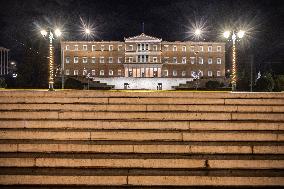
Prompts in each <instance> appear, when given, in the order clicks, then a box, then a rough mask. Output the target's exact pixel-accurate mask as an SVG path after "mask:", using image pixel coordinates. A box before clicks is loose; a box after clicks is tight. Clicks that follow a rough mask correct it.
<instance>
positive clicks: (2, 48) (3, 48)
mask: <svg viewBox="0 0 284 189" xmlns="http://www.w3.org/2000/svg"><path fill="white" fill-rule="evenodd" d="M0 50H1V51H9V50H10V49H6V48H5V47H0Z"/></svg>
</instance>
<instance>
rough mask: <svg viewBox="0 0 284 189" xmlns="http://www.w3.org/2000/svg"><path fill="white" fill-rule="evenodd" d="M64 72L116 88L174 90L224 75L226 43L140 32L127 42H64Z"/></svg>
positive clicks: (66, 74)
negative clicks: (196, 40) (165, 37)
mask: <svg viewBox="0 0 284 189" xmlns="http://www.w3.org/2000/svg"><path fill="white" fill-rule="evenodd" d="M61 49H62V52H63V59H64V66H63V70H64V75H65V77H68V76H79V77H80V76H82V77H85V76H86V77H87V76H88V77H91V78H92V79H93V80H94V81H100V82H102V83H107V84H110V85H114V86H115V89H125V87H127V88H129V89H157V88H158V87H159V88H160V89H168V90H170V89H172V87H173V86H176V85H179V84H181V83H186V82H187V81H193V79H194V78H196V77H199V78H207V79H208V78H212V79H216V78H225V43H221V42H193V41H174V42H169V41H162V39H160V38H156V37H153V36H149V35H146V34H144V33H142V34H141V35H138V36H134V37H129V38H124V41H123V42H121V41H63V42H62V43H61Z"/></svg>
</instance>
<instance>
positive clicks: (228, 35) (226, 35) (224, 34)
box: [223, 31, 231, 39]
mask: <svg viewBox="0 0 284 189" xmlns="http://www.w3.org/2000/svg"><path fill="white" fill-rule="evenodd" d="M230 34H231V32H230V31H225V32H224V33H223V36H224V37H225V38H226V39H228V38H229V37H230Z"/></svg>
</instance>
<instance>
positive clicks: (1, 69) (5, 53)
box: [0, 47, 10, 75]
mask: <svg viewBox="0 0 284 189" xmlns="http://www.w3.org/2000/svg"><path fill="white" fill-rule="evenodd" d="M9 51H10V50H9V49H6V48H4V47H0V75H8V73H9Z"/></svg>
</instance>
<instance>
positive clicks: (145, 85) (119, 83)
mask: <svg viewBox="0 0 284 189" xmlns="http://www.w3.org/2000/svg"><path fill="white" fill-rule="evenodd" d="M94 80H95V81H100V82H101V83H106V84H108V85H114V86H115V89H124V84H125V83H128V84H129V85H128V88H127V89H151V90H157V86H158V83H162V90H172V89H173V88H172V86H178V85H179V84H181V83H183V84H185V83H186V82H187V81H192V78H129V77H128V78H126V77H116V78H94Z"/></svg>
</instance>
